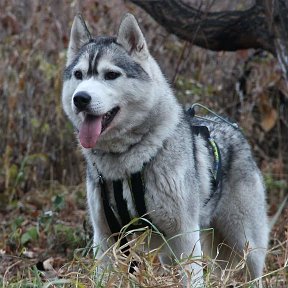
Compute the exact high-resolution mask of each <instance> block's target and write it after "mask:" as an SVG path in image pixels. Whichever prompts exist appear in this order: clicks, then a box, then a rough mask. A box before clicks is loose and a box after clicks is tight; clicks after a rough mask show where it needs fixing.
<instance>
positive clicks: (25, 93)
mask: <svg viewBox="0 0 288 288" xmlns="http://www.w3.org/2000/svg"><path fill="white" fill-rule="evenodd" d="M185 2H187V3H190V4H193V5H195V6H197V5H199V3H200V2H201V1H200V0H199V1H197V0H193V1H192V0H191V1H185ZM212 2H213V3H212ZM212 2H211V3H212V4H213V5H212V4H211V11H221V10H235V9H237V10H241V9H246V8H247V7H249V6H250V5H251V3H252V1H236V0H233V1H231V0H229V1H228V0H221V1H212ZM0 11H1V13H0V107H1V109H0V155H1V157H0V217H2V218H1V219H3V221H2V220H1V222H2V224H1V225H2V230H1V232H0V233H1V235H0V249H4V250H5V251H6V252H7V251H8V252H9V253H16V254H17V253H18V252H19V251H20V250H21V249H22V248H23V247H26V248H27V247H28V248H27V249H30V250H33V249H34V250H33V251H34V253H36V254H37V253H38V252H37V249H36V248H35V247H34V246H35V245H34V246H33V247H31V246H29V245H30V243H35V242H33V241H36V240H37V241H38V242H40V243H41V241H40V240H42V242H43V243H42V249H44V248H43V247H44V246H45V245H46V250H47V249H48V248H47V247H50V248H51V249H52V248H53V247H54V248H55V245H58V246H57V247H58V248H59V247H61V249H62V250H63V249H64V250H65V249H68V248H69V247H70V248H71V247H72V248H73V247H74V246H73V245H72V246H69V247H68V248H67V247H66V248H65V247H64V248H63V241H64V240H63V239H62V238H63V237H62V238H61V235H62V236H63V235H67V233H68V232H67V231H66V230H65V229H66V228H67V227H68V228H71V227H72V228H73V229H74V228H75V226H77V227H79V231H78V232H77V233H78V236H77V237H78V238H77V237H76V236H75V235H74V234H73V233H74V232H75V229H74V230H73V233H72V232H71V233H72V234H73V235H74V236H73V237H74V238H75V239H74V238H73V241H74V240H75V245H77V244H76V243H79V241H80V240H81V239H82V240H83V239H84V238H85V237H86V236H85V237H84V236H83V235H82V234H81V233H82V232H81V231H82V224H83V222H84V220H85V214H86V212H85V209H86V204H85V188H84V186H83V182H84V180H85V177H84V172H85V169H84V162H83V159H82V155H81V153H80V149H79V147H78V144H77V142H76V140H75V135H74V132H73V128H72V126H71V125H70V123H69V121H67V119H66V116H65V115H64V113H63V111H62V107H61V87H62V72H63V69H64V65H65V57H66V49H67V45H68V41H69V34H70V28H71V25H72V21H73V18H74V16H75V14H76V13H77V12H79V11H80V12H81V13H82V14H83V15H84V18H85V19H86V22H87V23H88V24H89V27H90V30H91V31H92V34H93V35H100V34H108V35H115V34H116V33H117V29H118V25H119V23H120V20H121V17H122V16H123V14H124V13H126V12H127V11H130V12H132V13H133V14H134V15H135V16H136V17H137V19H138V21H139V23H140V26H141V28H142V30H143V32H144V35H145V36H146V38H147V42H148V46H149V48H150V51H151V54H152V55H153V56H154V57H155V58H156V60H157V61H158V62H159V64H160V66H161V68H162V70H163V71H164V74H165V75H166V76H167V79H168V80H169V81H170V83H171V85H172V87H173V88H174V90H175V93H176V95H177V97H178V99H179V101H180V102H181V103H183V105H185V106H186V107H187V108H188V107H189V105H191V104H192V103H195V102H199V103H202V104H204V105H207V106H208V107H209V108H211V109H213V110H214V111H216V112H217V113H219V114H224V115H228V116H229V117H230V118H232V119H234V120H236V121H238V122H239V124H240V126H241V127H242V129H243V131H244V133H245V135H246V136H247V138H248V140H249V142H250V143H251V145H252V149H253V151H254V155H255V158H256V161H257V163H258V165H259V166H260V168H261V170H262V172H263V174H264V177H265V182H266V185H267V201H268V204H269V213H270V215H274V214H275V213H276V211H277V209H278V207H279V206H280V205H281V203H282V202H283V199H284V197H285V196H286V195H287V190H288V188H287V187H288V145H287V142H288V90H287V85H286V83H285V82H284V81H283V79H282V77H281V69H280V67H279V64H278V62H277V59H275V58H274V57H273V56H272V55H271V54H269V53H267V52H261V51H256V50H253V49H250V50H240V51H237V52H212V51H209V50H205V49H202V48H198V47H196V46H193V45H192V44H191V43H188V42H185V41H183V40H179V39H178V38H177V37H176V36H173V35H171V34H169V33H168V32H166V31H165V29H163V28H162V27H160V26H159V25H158V24H157V23H156V22H155V21H154V20H153V19H152V18H151V17H150V16H149V15H148V14H147V13H146V12H144V11H143V10H141V9H140V8H138V7H137V6H135V5H134V4H132V3H130V2H129V1H121V0H111V1H104V0H103V1H101V0H93V1H92V0H82V1H69V0H62V1H56V0H49V1H40V0H38V1H37V0H23V1H18V0H0ZM251 193H253V191H252V192H251ZM47 211H52V212H53V213H56V214H57V213H58V214H57V215H58V216H57V217H60V218H61V217H62V218H61V219H62V221H63V223H64V224H63V223H62V224H63V225H64V226H65V225H66V226H67V227H66V226H65V227H66V228H65V229H64V228H63V227H62V228H63V229H64V232H63V231H62V230H61V229H62V228H61V227H60V228H59V227H58V228H57V229H58V230H57V229H56V228H55V225H56V224H55V225H54V226H53V227H54V228H53V229H54V230H53V233H54V238H52V239H50V240H49V241H50V242H49V243H48V244H49V245H48V246H47V241H48V240H47V233H46V232H47V231H50V230H49V229H52V228H51V227H52V226H51V225H50V226H49V227H50V228H49V229H48V228H47V226H46V225H48V224H47V222H45V221H46V220H47V219H46V218H45V217H46V216H47V215H46V214H45V213H46V212H47ZM67 211H68V212H69V213H67ZM67 214H69V215H67ZM284 214H285V213H284ZM284 214H282V216H281V219H280V218H279V221H278V226H277V225H276V227H275V229H276V230H275V231H276V232H275V231H274V232H273V233H275V234H273V233H272V234H271V237H272V238H273V237H274V238H277V239H278V240H279V239H281V240H283V239H284V240H285V239H286V238H285V237H287V235H286V236H285V231H286V233H287V220H288V216H287V215H288V213H286V214H285V215H284ZM19 215H20V216H19ZM21 215H22V216H21ZM45 215H46V216H45ZM59 215H60V216H59ZM42 216H43V217H44V216H45V217H44V218H45V219H46V220H45V219H44V218H43V219H44V220H45V221H44V220H43V219H42V218H41V217H42ZM29 217H30V218H29ZM47 217H48V216H47ZM51 217H52V216H51ZM17 219H18V220H19V219H20V220H19V221H18V222H17V221H16V220H17ZM27 219H28V220H27ZM39 219H40V220H39ZM41 219H42V220H43V221H44V222H43V223H44V224H43V223H42V222H41V221H42V220H41ZM12 220H13V221H14V222H13V221H12ZM48 220H49V219H48ZM48 220H47V221H48ZM50 220H51V219H50ZM50 220H49V221H50ZM52 220H53V219H52ZM52 220H51V221H52ZM11 221H12V222H11ZM25 221H26V222H25ZM53 221H56V220H55V219H54V220H53ZM53 221H52V222H53ZM65 221H66V222H65ZM39 223H40V224H39ZM53 223H54V222H53ZM55 223H56V222H55ZM65 223H66V224H65ZM75 223H76V224H75ZM79 223H80V224H79ZM13 225H14V226H13ZM37 225H38V226H37ZM41 225H42V226H41ZM15 227H16V228H15ZM34 227H38V228H37V229H36V232H35V231H34V230H33V228H34ZM39 227H40V228H39ZM41 227H42V228H41ZM19 228H21V229H20V231H19ZM46 228H47V229H48V230H47V229H46ZM68 228H67V229H68ZM13 229H14V230H13ZM17 229H18V230H17ZM41 229H42V230H41ZM45 229H46V230H45ZM59 229H60V230H59ZM285 229H286V230H285ZM29 231H30V232H31V231H32V232H31V233H30V234H29V233H28V232H29ZM33 231H34V232H35V233H36V234H37V235H36V236H35V235H34V234H33V233H34V232H33ZM45 231H46V232H45ZM59 231H60V232H59ZM16 232H17V233H18V234H19V235H18V234H17V235H16V236H15V233H16ZM13 233H14V234H13ZM25 233H26V236H25V237H26V238H25V237H24V236H23V235H25ZM27 233H28V234H27ZM41 233H42V234H41ZM45 233H46V234H45ZM57 233H59V235H58V234H57ZM61 233H62V234H61ZM65 233H66V234H65ZM88 234H89V233H88ZM11 235H12V236H13V237H14V238H13V237H12V236H11ZM45 235H46V236H45ZM55 235H56V236H55ZM57 235H58V236H59V237H58V236H57ZM79 235H80V236H79ZM17 237H18V238H17ZM55 237H56V238H57V237H58V238H57V239H56V238H55ZM87 237H88V236H87ZM23 238H24V239H23ZM55 239H56V240H57V241H58V242H57V241H56V240H55ZM79 239H80V240H79ZM85 239H86V238H85ZM66 240H67V239H66ZM77 241H78V242H77ZM279 241H280V240H279ZM57 243H58V244H57ZM73 243H74V242H73ZM39 247H41V244H40V245H39ZM72 248H71V249H72ZM35 249H36V250H35ZM39 249H40V248H39ZM59 249H60V248H59ZM62 250H61V251H62ZM17 251H18V252H17ZM55 251H57V249H56V250H54V252H55ZM42 252H43V251H42ZM66 252H67V251H66V250H65V253H66Z"/></svg>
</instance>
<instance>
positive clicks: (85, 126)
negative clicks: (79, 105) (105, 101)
mask: <svg viewBox="0 0 288 288" xmlns="http://www.w3.org/2000/svg"><path fill="white" fill-rule="evenodd" d="M101 122H102V116H93V115H86V116H85V119H84V122H83V123H82V125H81V127H80V131H79V139H80V143H81V145H82V146H83V147H84V148H93V147H95V145H96V142H97V140H98V138H99V135H100V133H101V129H102V125H101Z"/></svg>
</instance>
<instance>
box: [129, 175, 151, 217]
mask: <svg viewBox="0 0 288 288" xmlns="http://www.w3.org/2000/svg"><path fill="white" fill-rule="evenodd" d="M130 181H131V190H132V191H131V192H132V194H133V199H134V204H135V207H136V210H137V213H138V216H139V217H142V216H143V215H145V214H146V213H147V209H146V205H145V186H144V183H143V179H142V173H141V172H138V173H134V174H132V175H131V177H130Z"/></svg>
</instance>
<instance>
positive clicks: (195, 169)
mask: <svg viewBox="0 0 288 288" xmlns="http://www.w3.org/2000/svg"><path fill="white" fill-rule="evenodd" d="M79 95H80V96H79ZM87 95H88V96H87ZM62 100H63V107H64V110H65V112H66V114H67V115H68V117H69V119H70V120H71V122H72V123H73V125H74V127H75V130H76V131H78V132H79V134H78V136H79V137H78V139H79V141H80V144H81V146H82V151H83V154H84V156H85V159H86V162H87V199H88V206H89V212H90V218H91V222H92V224H93V230H94V246H95V247H96V246H97V245H98V244H100V243H102V244H103V243H106V242H105V241H103V240H105V239H107V238H108V237H109V236H110V235H111V232H110V230H109V228H108V225H107V221H106V218H105V215H104V212H103V206H102V200H101V193H100V185H99V173H100V174H101V175H102V176H103V177H104V178H105V180H106V181H107V182H108V183H109V181H110V182H111V181H113V180H117V179H123V187H124V197H125V199H126V201H127V204H128V208H129V210H130V211H129V212H130V214H131V215H135V216H136V211H135V208H134V205H133V201H132V198H131V193H130V191H129V186H128V184H127V175H131V174H132V173H135V172H138V171H140V170H141V169H142V168H143V165H144V164H146V165H145V168H144V176H145V177H144V179H145V203H146V207H147V211H148V212H149V216H150V219H151V221H152V223H153V224H154V225H156V227H157V228H158V229H159V230H161V231H163V233H165V236H166V237H167V239H170V238H173V236H175V235H178V236H177V237H174V238H173V240H170V241H169V244H170V247H171V248H172V250H173V252H174V255H175V256H176V257H177V258H178V259H180V258H183V257H188V256H190V255H191V254H192V256H194V257H195V259H198V258H199V259H200V258H201V257H202V250H204V252H208V253H209V255H215V254H214V253H213V252H212V248H211V245H207V242H209V241H207V239H206V238H205V239H206V240H205V239H204V238H202V236H201V235H202V233H200V231H202V230H203V229H206V228H213V229H214V234H215V237H214V238H215V241H214V243H213V246H214V247H217V245H218V244H219V243H222V242H223V241H224V242H225V243H227V245H229V246H230V247H232V248H233V249H234V250H235V251H237V252H238V253H240V254H241V253H243V249H244V247H245V245H246V243H248V244H249V247H250V248H251V249H252V252H250V253H249V256H248V263H247V264H248V269H249V273H250V276H251V279H255V278H258V277H261V275H262V272H263V267H264V260H265V254H266V249H267V243H268V221H267V214H266V204H265V188H264V185H263V179H262V176H261V173H260V171H259V169H258V168H257V166H256V164H255V161H254V160H253V157H252V154H251V149H250V147H249V145H248V143H247V141H246V140H245V138H244V136H243V135H242V133H241V132H240V131H239V130H236V129H234V128H233V127H231V126H229V125H228V124H226V123H223V122H221V121H219V120H217V122H220V123H213V122H211V121H204V120H201V121H200V120H195V119H193V118H192V119H190V118H189V117H188V116H187V115H186V114H185V112H184V110H183V108H182V107H181V105H180V104H179V103H178V101H177V99H176V98H175V96H174V94H173V91H172V89H171V88H170V86H169V84H168V83H167V81H166V79H165V77H164V76H163V74H162V72H161V70H160V68H159V66H158V64H157V63H156V61H155V60H154V59H153V58H152V56H151V55H150V53H149V50H148V48H147V44H146V41H145V38H144V36H143V34H142V32H141V30H140V28H139V26H138V24H137V21H136V20H135V18H134V16H132V15H131V14H127V15H125V17H124V18H123V20H122V22H121V24H120V27H119V31H118V35H117V37H107V36H105V37H103V36H102V37H96V38H93V37H92V36H91V35H90V33H89V31H88V29H87V27H86V25H85V22H84V20H83V19H82V17H81V16H80V15H77V16H76V17H75V19H74V22H73V26H72V31H71V38H70V43H69V48H68V57H67V64H66V69H65V71H64V83H63V93H62ZM113 109H114V110H113ZM111 111H112V112H111ZM115 111H116V115H114V114H113V117H114V118H113V119H112V122H111V123H108V126H107V127H106V128H105V129H104V128H103V126H105V125H106V124H105V121H106V120H105V119H106V118H109V117H110V116H111V114H112V113H115ZM89 117H90V118H92V120H91V121H90V122H89V121H88V120H89V119H88V118H89ZM93 117H94V118H93ZM87 119H88V120H87ZM99 119H100V120H99ZM110 120H111V119H110ZM93 121H94V122H93ZM97 121H98V122H97ZM101 121H102V122H101ZM199 121H200V122H199ZM87 123H88V124H87ZM195 124H197V125H206V126H207V127H208V128H209V130H210V133H211V137H213V138H214V140H215V141H216V143H217V144H218V146H219V148H220V151H221V156H222V183H221V185H220V186H219V187H218V189H217V191H215V192H214V193H213V187H212V183H211V169H213V168H212V166H213V163H214V158H213V155H212V154H211V153H210V148H209V145H208V144H207V141H206V140H205V139H204V138H203V137H202V136H201V135H197V134H195V133H193V131H192V132H191V125H195ZM95 127H96V128H95ZM93 129H95V131H96V130H97V132H95V131H94V130H93ZM101 129H102V130H101ZM91 130H93V131H91ZM100 130H101V131H100ZM81 133H82V134H81ZM84 147H86V148H84ZM108 193H111V191H110V190H109V191H108ZM109 197H110V196H109ZM111 203H112V204H111V205H113V199H111ZM114 204H115V203H114ZM200 236H201V241H202V248H201V242H200ZM203 239H204V240H203ZM217 239H218V240H217ZM216 240H217V241H218V242H217V241H216ZM152 241H153V239H152ZM155 241H156V242H155V245H160V244H161V243H160V242H159V241H158V239H155ZM102 246H103V245H102ZM105 248H106V247H103V249H105ZM162 254H163V255H162V257H161V261H162V263H163V264H165V263H168V262H169V261H170V259H171V257H170V256H171V251H170V250H169V249H168V248H167V249H166V250H165V248H163V253H162ZM223 255H225V253H223ZM223 257H224V256H223ZM174 260H175V259H174ZM223 260H225V259H223ZM226 260H227V259H226ZM227 261H228V260H227ZM189 270H190V271H191V273H193V275H194V276H193V277H192V279H193V280H192V281H194V283H195V282H196V280H195V279H197V278H200V279H201V278H202V273H203V272H202V267H201V262H199V263H198V264H197V263H196V262H195V263H194V264H192V265H190V267H189ZM186 281H187V280H186Z"/></svg>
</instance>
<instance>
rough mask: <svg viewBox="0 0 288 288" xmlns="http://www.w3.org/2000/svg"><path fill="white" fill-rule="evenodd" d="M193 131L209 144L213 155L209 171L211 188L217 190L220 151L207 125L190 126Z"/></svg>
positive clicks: (219, 171) (219, 176) (220, 164)
mask: <svg viewBox="0 0 288 288" xmlns="http://www.w3.org/2000/svg"><path fill="white" fill-rule="evenodd" d="M192 129H193V132H194V133H195V134H196V135H201V136H202V137H203V138H204V139H205V140H206V141H207V143H209V145H210V146H211V149H212V153H213V157H214V164H213V170H212V171H211V174H212V177H213V179H212V183H213V188H214V191H215V190H217V188H218V186H219V183H220V181H221V175H222V173H221V167H222V162H221V153H220V149H219V147H218V145H217V143H216V142H215V140H214V139H213V138H211V137H210V132H209V129H208V127H206V126H196V125H195V126H194V125H193V126H192Z"/></svg>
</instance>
